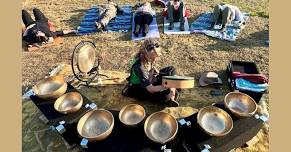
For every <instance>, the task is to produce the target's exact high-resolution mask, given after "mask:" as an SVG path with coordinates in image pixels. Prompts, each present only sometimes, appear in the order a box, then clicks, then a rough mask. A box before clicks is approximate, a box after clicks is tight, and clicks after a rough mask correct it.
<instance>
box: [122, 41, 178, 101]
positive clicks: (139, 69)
mask: <svg viewBox="0 0 291 152" xmlns="http://www.w3.org/2000/svg"><path fill="white" fill-rule="evenodd" d="M160 51H161V50H160V47H159V43H158V41H157V40H156V39H146V40H145V41H144V43H143V44H142V46H141V48H140V51H139V52H138V53H137V55H136V56H135V59H134V62H133V64H132V67H131V70H130V76H129V77H128V78H127V80H128V81H129V83H128V86H127V90H126V93H125V94H126V95H127V96H131V97H135V98H137V99H140V100H148V101H154V102H162V103H163V102H164V103H166V104H168V106H179V103H178V102H177V101H176V100H177V97H178V92H177V91H176V89H175V88H165V87H164V86H163V85H161V84H162V76H165V75H176V70H175V68H174V67H172V66H170V67H165V68H163V69H161V70H160V71H159V72H158V71H157V70H156V68H155V67H154V66H153V64H154V62H155V61H156V59H157V58H158V57H159V56H160V55H161V52H160Z"/></svg>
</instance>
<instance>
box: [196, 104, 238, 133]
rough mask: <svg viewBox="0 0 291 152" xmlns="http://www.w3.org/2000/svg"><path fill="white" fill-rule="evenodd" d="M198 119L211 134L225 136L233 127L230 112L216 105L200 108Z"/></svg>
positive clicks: (201, 125) (202, 126)
mask: <svg viewBox="0 0 291 152" xmlns="http://www.w3.org/2000/svg"><path fill="white" fill-rule="evenodd" d="M197 121H198V124H199V125H200V127H201V128H202V129H203V130H204V131H205V132H206V133H207V134H209V135H210V136H224V135H226V134H228V133H229V132H230V131H231V129H232V127H233V121H232V118H231V117H230V116H229V114H228V113H226V112H225V111H224V110H222V109H220V108H217V107H214V106H207V107H204V108H202V109H200V110H199V112H198V115H197Z"/></svg>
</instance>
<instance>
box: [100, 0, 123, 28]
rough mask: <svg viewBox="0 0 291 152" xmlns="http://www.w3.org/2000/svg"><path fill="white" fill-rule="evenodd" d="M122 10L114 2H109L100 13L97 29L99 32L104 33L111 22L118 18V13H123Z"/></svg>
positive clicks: (110, 0) (109, 0)
mask: <svg viewBox="0 0 291 152" xmlns="http://www.w3.org/2000/svg"><path fill="white" fill-rule="evenodd" d="M122 12H123V11H122V9H121V8H120V7H119V6H118V5H117V4H116V3H114V2H113V1H112V0H108V4H107V5H106V7H105V9H104V10H103V11H101V13H100V19H99V21H96V28H97V30H98V31H104V30H105V27H106V26H107V25H108V23H109V21H110V20H111V19H113V18H115V17H116V15H117V13H122Z"/></svg>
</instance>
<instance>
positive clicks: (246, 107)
mask: <svg viewBox="0 0 291 152" xmlns="http://www.w3.org/2000/svg"><path fill="white" fill-rule="evenodd" d="M224 106H225V107H226V108H227V109H229V110H230V111H231V112H232V113H233V114H234V115H236V116H237V117H249V116H252V115H254V114H255V112H256V111H257V103H256V102H255V100H254V99H253V98H252V97H250V96H248V95H247V94H244V93H241V92H230V93H228V94H227V95H226V96H225V97H224Z"/></svg>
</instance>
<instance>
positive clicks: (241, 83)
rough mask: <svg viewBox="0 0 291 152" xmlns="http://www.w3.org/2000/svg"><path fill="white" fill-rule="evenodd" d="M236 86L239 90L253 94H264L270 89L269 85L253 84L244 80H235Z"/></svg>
mask: <svg viewBox="0 0 291 152" xmlns="http://www.w3.org/2000/svg"><path fill="white" fill-rule="evenodd" d="M235 85H236V88H237V89H238V90H246V91H253V92H264V91H266V90H267V88H268V84H267V83H262V84H257V83H252V82H251V81H248V80H246V79H243V78H238V79H235Z"/></svg>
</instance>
